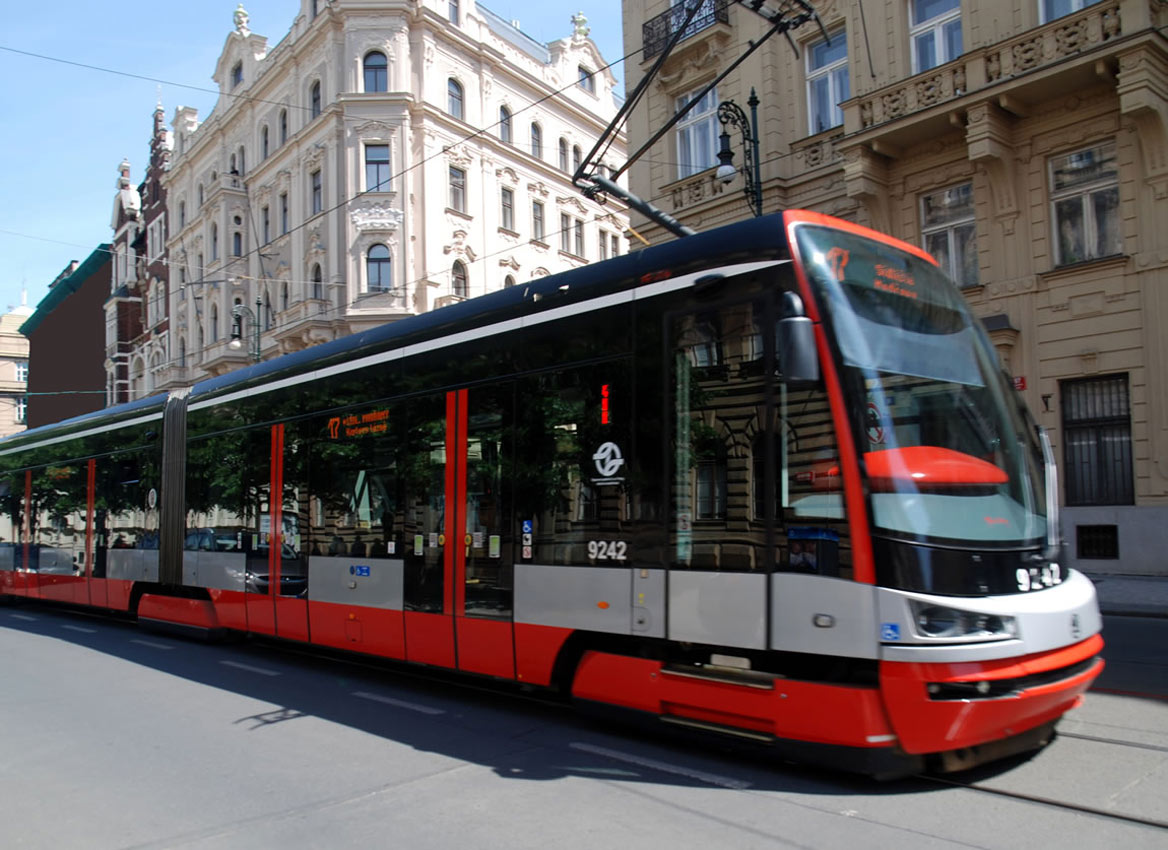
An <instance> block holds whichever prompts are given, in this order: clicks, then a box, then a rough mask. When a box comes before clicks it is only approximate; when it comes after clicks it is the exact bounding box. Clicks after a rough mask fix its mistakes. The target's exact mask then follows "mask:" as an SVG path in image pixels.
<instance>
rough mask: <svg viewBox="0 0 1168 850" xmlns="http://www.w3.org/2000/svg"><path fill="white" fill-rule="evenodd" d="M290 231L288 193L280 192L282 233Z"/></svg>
mask: <svg viewBox="0 0 1168 850" xmlns="http://www.w3.org/2000/svg"><path fill="white" fill-rule="evenodd" d="M287 232H288V193H287V192H281V193H280V235H281V236H283V235H284V234H285V233H287Z"/></svg>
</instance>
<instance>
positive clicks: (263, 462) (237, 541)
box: [183, 429, 271, 552]
mask: <svg viewBox="0 0 1168 850" xmlns="http://www.w3.org/2000/svg"><path fill="white" fill-rule="evenodd" d="M270 454H271V449H270V442H269V438H268V432H267V429H254V430H250V431H232V432H229V433H226V434H217V435H215V436H212V437H205V438H202V439H198V440H192V441H190V442H189V443H188V444H187V480H186V508H187V515H186V537H185V540H184V542H183V548H184V549H186V550H187V551H202V552H239V551H250V550H252V549H255V548H256V547H257V546H258V543H259V541H258V540H257V539H256V538H255V534H256V533H258V531H259V525H260V523H259V518H260V515H261V513H262V506H261V498H264V497H266V491H267V488H268V487H269V482H270V466H269V458H270Z"/></svg>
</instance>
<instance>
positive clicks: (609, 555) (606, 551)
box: [588, 540, 629, 561]
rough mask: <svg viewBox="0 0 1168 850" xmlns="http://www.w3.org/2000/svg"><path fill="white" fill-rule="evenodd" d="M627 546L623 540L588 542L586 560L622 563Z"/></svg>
mask: <svg viewBox="0 0 1168 850" xmlns="http://www.w3.org/2000/svg"><path fill="white" fill-rule="evenodd" d="M628 550H629V544H628V543H626V542H625V541H623V540H589V541H588V558H589V560H592V561H623V560H625V558H626V556H627V554H628Z"/></svg>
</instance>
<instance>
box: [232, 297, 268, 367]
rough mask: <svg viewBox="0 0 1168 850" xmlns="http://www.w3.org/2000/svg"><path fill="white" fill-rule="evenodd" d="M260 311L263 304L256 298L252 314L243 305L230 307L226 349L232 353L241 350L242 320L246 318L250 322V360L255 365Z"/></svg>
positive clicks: (257, 359) (257, 350)
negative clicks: (229, 339)
mask: <svg viewBox="0 0 1168 850" xmlns="http://www.w3.org/2000/svg"><path fill="white" fill-rule="evenodd" d="M262 309H263V302H262V301H261V300H260V299H259V298H256V308H255V312H254V313H253V312H252V311H251V310H250V309H249V308H248V307H246V306H245V305H243V304H236V305H235V306H234V307H232V308H231V342H229V343H227V347H228V348H230V349H232V350H233V351H239V349H241V348H243V319H244V317H245V316H246V317H247V319H248V321H250V322H251V359H252V360H253V361H255V362H256V363H259V362H260V311H261V310H262Z"/></svg>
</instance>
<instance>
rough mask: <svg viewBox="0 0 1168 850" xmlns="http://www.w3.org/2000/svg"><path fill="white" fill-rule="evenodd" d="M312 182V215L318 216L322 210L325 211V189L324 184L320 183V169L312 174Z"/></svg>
mask: <svg viewBox="0 0 1168 850" xmlns="http://www.w3.org/2000/svg"><path fill="white" fill-rule="evenodd" d="M310 180H311V186H312V191H311V195H312V200H311V204H310V206H311V209H312V214H313V215H316V214H317V213H319V212H320V211H321V210H323V209H324V189H323V187H322V184H321V182H320V169H319V168H318V169H317V170H316V171H314V172H312V176H311V178H310Z"/></svg>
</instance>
